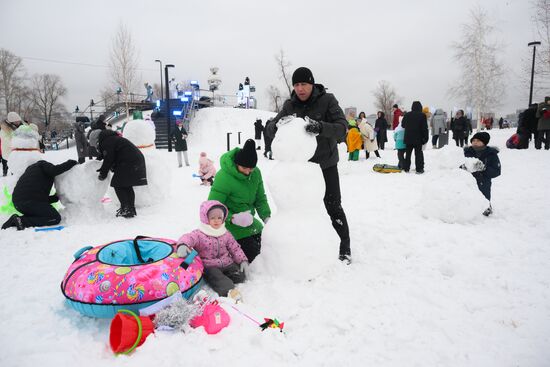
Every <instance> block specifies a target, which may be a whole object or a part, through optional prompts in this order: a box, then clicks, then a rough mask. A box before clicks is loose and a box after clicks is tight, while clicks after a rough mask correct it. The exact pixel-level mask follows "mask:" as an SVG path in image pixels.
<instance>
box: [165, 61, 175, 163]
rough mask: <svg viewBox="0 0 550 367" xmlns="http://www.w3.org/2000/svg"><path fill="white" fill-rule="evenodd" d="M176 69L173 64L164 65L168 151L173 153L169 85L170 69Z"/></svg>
mask: <svg viewBox="0 0 550 367" xmlns="http://www.w3.org/2000/svg"><path fill="white" fill-rule="evenodd" d="M173 67H175V66H174V65H173V64H166V65H164V82H165V83H164V84H165V85H164V87H165V88H166V114H167V115H168V116H167V117H166V121H167V123H168V126H167V131H168V151H169V152H171V151H172V139H170V133H171V132H172V122H171V120H172V114H171V113H170V86H169V84H168V68H173Z"/></svg>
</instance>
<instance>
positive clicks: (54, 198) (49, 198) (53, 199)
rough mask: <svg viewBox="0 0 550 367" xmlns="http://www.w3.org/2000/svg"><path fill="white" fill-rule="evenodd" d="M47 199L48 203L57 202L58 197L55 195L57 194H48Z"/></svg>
mask: <svg viewBox="0 0 550 367" xmlns="http://www.w3.org/2000/svg"><path fill="white" fill-rule="evenodd" d="M48 201H49V202H50V204H53V203H57V202H58V201H59V197H58V196H57V194H53V195H50V196H49V197H48Z"/></svg>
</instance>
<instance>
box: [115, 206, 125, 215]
mask: <svg viewBox="0 0 550 367" xmlns="http://www.w3.org/2000/svg"><path fill="white" fill-rule="evenodd" d="M125 211H126V207H124V206H121V207H120V208H118V210H117V211H116V216H117V217H122V213H124V212H125Z"/></svg>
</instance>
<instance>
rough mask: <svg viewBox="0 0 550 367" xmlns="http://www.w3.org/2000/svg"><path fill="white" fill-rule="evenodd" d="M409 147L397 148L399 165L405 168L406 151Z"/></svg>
mask: <svg viewBox="0 0 550 367" xmlns="http://www.w3.org/2000/svg"><path fill="white" fill-rule="evenodd" d="M406 152H407V149H397V160H398V161H397V167H399V168H401V169H404V167H405V153H406Z"/></svg>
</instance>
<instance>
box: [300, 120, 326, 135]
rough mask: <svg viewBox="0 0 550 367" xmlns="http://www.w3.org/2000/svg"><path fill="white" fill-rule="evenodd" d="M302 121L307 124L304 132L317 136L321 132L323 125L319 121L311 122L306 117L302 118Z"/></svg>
mask: <svg viewBox="0 0 550 367" xmlns="http://www.w3.org/2000/svg"><path fill="white" fill-rule="evenodd" d="M304 120H305V121H306V122H307V125H306V127H305V129H306V132H308V133H310V134H312V135H319V134H320V133H321V131H322V130H323V125H322V124H321V123H320V122H319V121H315V120H312V119H310V118H309V117H307V116H306V117H305V118H304Z"/></svg>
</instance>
